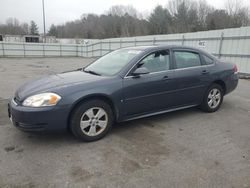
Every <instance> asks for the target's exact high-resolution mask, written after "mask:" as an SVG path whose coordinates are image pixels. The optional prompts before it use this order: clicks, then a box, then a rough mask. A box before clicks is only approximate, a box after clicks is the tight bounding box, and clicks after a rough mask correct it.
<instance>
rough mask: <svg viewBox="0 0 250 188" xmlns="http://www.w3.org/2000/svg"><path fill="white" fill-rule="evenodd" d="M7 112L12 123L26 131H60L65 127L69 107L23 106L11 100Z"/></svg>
mask: <svg viewBox="0 0 250 188" xmlns="http://www.w3.org/2000/svg"><path fill="white" fill-rule="evenodd" d="M8 114H9V118H10V119H11V121H12V123H13V125H14V126H15V127H17V128H18V129H20V130H23V131H28V132H41V131H42V132H51V131H61V130H66V128H67V119H68V115H69V108H67V107H62V106H55V107H41V108H33V107H25V106H21V105H18V104H16V103H15V102H14V101H13V100H11V101H10V102H9V103H8Z"/></svg>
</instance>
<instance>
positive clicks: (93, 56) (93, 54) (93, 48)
mask: <svg viewBox="0 0 250 188" xmlns="http://www.w3.org/2000/svg"><path fill="white" fill-rule="evenodd" d="M91 45H92V57H94V45H93V44H91Z"/></svg>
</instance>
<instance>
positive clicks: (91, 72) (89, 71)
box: [83, 69, 101, 76]
mask: <svg viewBox="0 0 250 188" xmlns="http://www.w3.org/2000/svg"><path fill="white" fill-rule="evenodd" d="M83 71H84V72H87V73H90V74H94V75H97V76H101V74H99V73H97V72H95V71H92V70H85V69H84V70H83Z"/></svg>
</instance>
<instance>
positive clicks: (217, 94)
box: [201, 84, 223, 112]
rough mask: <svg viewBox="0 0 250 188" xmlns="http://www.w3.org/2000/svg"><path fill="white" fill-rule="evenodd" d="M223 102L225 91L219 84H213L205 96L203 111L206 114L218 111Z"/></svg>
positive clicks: (202, 105)
mask: <svg viewBox="0 0 250 188" xmlns="http://www.w3.org/2000/svg"><path fill="white" fill-rule="evenodd" d="M222 101H223V89H222V87H221V86H220V85H218V84H212V85H211V86H210V87H209V88H208V90H207V92H206V93H205V95H204V98H203V101H202V104H201V109H202V110H203V111H205V112H215V111H217V110H218V109H219V108H220V106H221V103H222Z"/></svg>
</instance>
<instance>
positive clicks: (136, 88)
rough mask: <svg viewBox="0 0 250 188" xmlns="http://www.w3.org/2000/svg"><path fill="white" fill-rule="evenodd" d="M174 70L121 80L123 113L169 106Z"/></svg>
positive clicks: (157, 109) (142, 111)
mask: <svg viewBox="0 0 250 188" xmlns="http://www.w3.org/2000/svg"><path fill="white" fill-rule="evenodd" d="M173 75H174V71H173V70H171V71H165V72H158V73H152V74H147V75H142V76H140V77H139V78H134V77H129V78H125V79H124V81H123V90H124V93H123V95H124V101H123V106H124V115H125V116H131V115H133V114H143V113H148V112H154V111H160V110H161V109H166V108H170V107H171V106H173V105H174V103H173V93H172V92H173V91H172V90H173V88H174V82H173Z"/></svg>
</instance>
